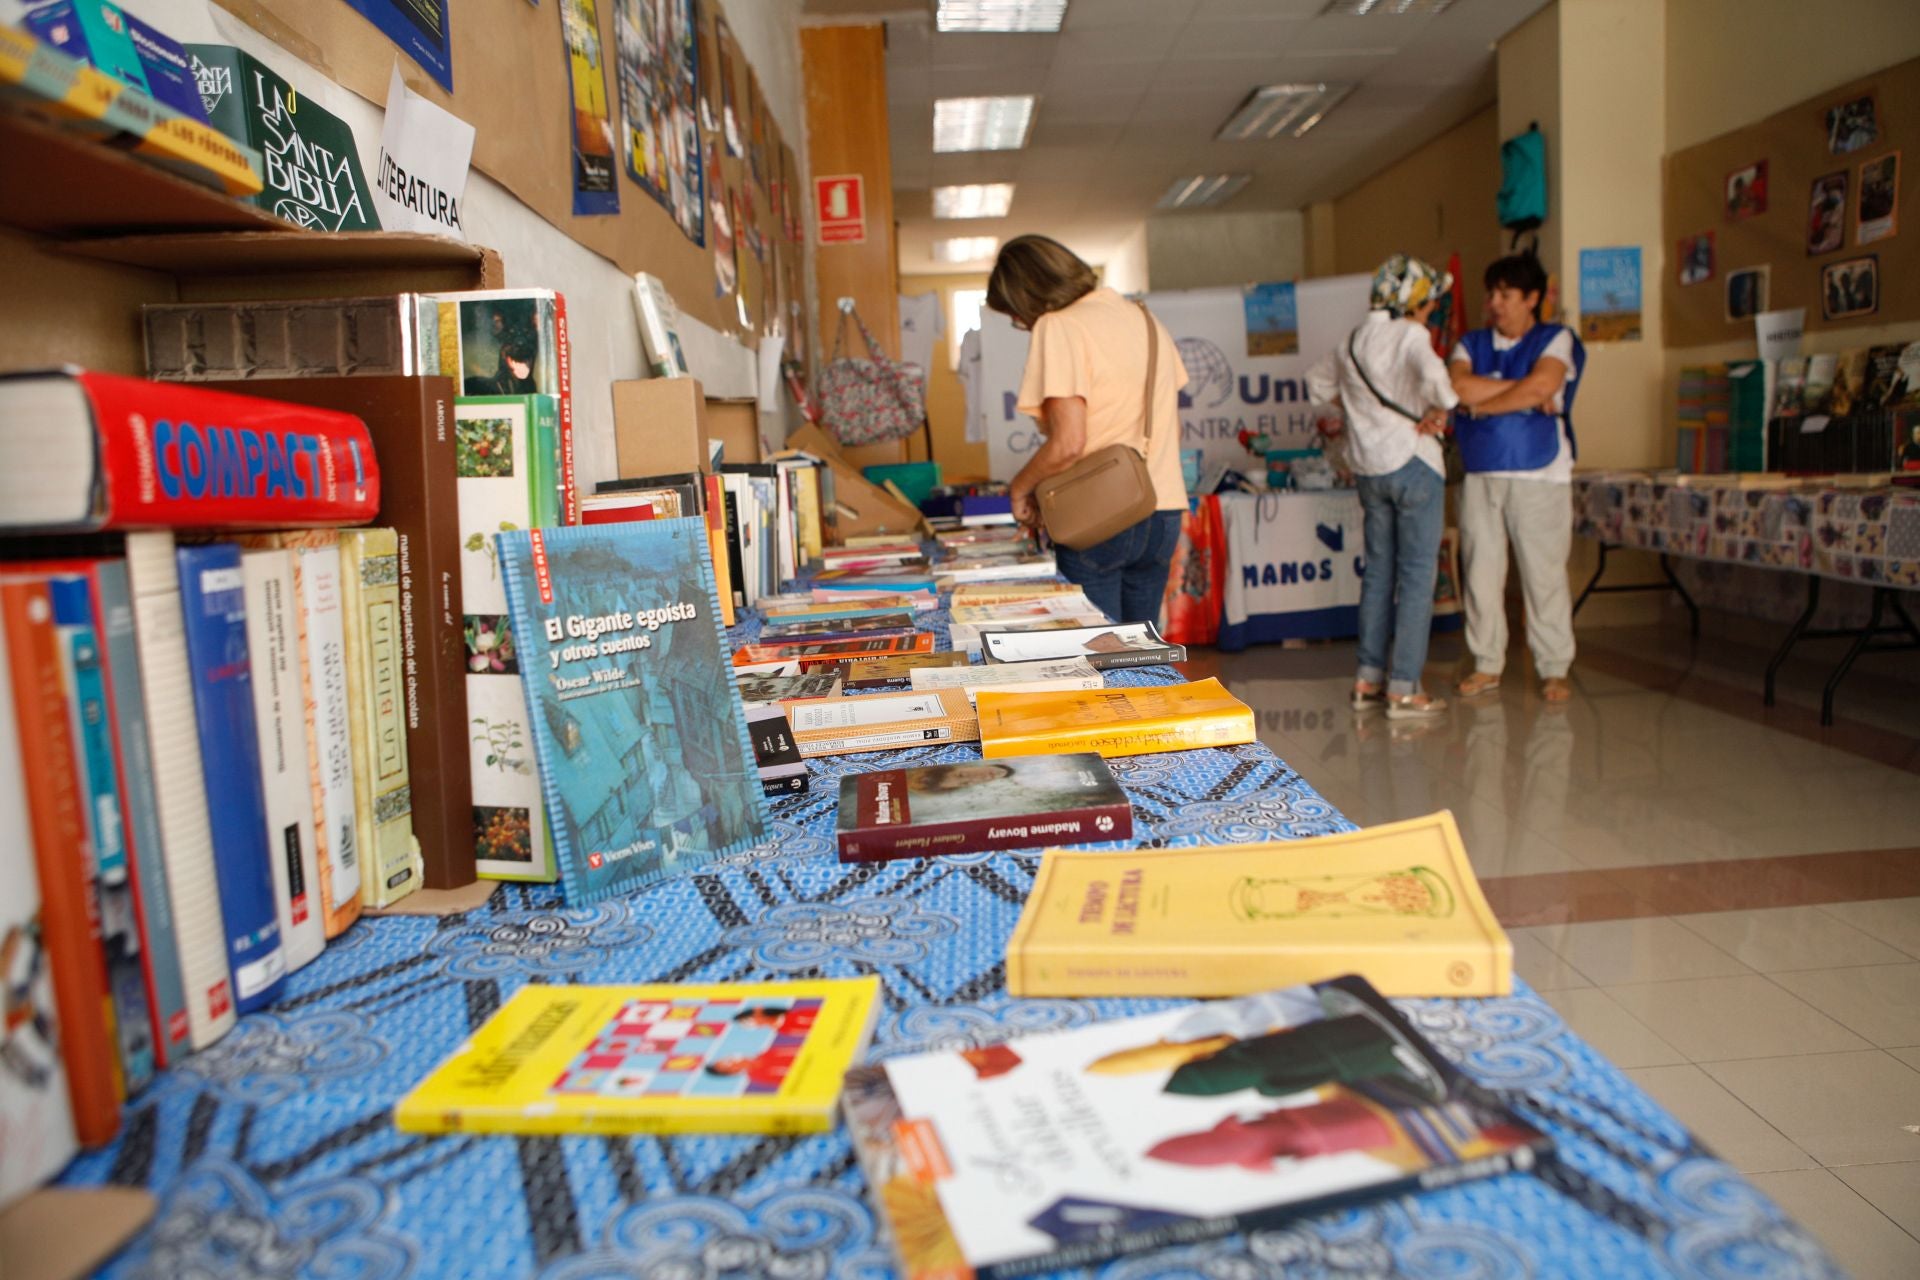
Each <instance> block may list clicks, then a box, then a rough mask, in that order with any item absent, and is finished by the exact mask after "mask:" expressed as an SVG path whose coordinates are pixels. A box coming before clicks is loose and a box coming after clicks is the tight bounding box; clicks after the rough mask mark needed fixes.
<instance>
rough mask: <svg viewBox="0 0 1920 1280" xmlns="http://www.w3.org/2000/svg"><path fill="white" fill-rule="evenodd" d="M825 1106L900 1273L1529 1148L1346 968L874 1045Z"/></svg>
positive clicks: (1165, 1224) (981, 1261) (1218, 1232)
mask: <svg viewBox="0 0 1920 1280" xmlns="http://www.w3.org/2000/svg"><path fill="white" fill-rule="evenodd" d="M845 1110H846V1114H847V1123H848V1128H849V1129H850V1131H851V1136H852V1139H853V1145H854V1150H855V1152H856V1153H857V1155H858V1156H859V1159H860V1164H861V1167H862V1169H863V1170H864V1172H865V1174H866V1180H867V1185H868V1186H869V1187H870V1188H871V1189H872V1194H873V1198H874V1204H875V1207H876V1210H877V1211H878V1212H879V1213H880V1214H881V1215H883V1216H884V1217H885V1218H886V1219H887V1221H888V1225H889V1227H890V1231H889V1233H888V1234H889V1235H890V1236H891V1238H892V1240H893V1244H894V1249H895V1251H896V1253H897V1254H898V1256H899V1258H900V1262H901V1264H902V1272H903V1274H904V1275H905V1276H906V1277H908V1280H949V1278H951V1277H956V1276H975V1277H979V1280H1000V1278H1001V1277H1010V1276H1020V1275H1030V1274H1033V1273H1035V1272H1043V1271H1045V1272H1050V1271H1054V1270H1057V1269H1065V1268H1069V1267H1080V1266H1085V1265H1088V1264H1090V1263H1095V1262H1099V1261H1101V1260H1103V1259H1106V1258H1112V1257H1117V1256H1120V1255H1122V1254H1130V1253H1137V1252H1140V1251H1143V1250H1147V1249H1152V1248H1156V1247H1162V1246H1166V1245H1171V1244H1192V1243H1195V1242H1198V1241H1202V1240H1208V1239H1214V1238H1217V1237H1221V1236H1226V1235H1230V1234H1233V1233H1235V1232H1244V1231H1256V1230H1270V1229H1272V1228H1275V1227H1278V1226H1280V1225H1282V1224H1284V1223H1286V1222H1288V1221H1291V1220H1293V1219H1296V1218H1300V1217H1304V1216H1308V1215H1312V1214H1319V1213H1326V1212H1328V1211H1330V1210H1334V1209H1339V1208H1343V1207H1347V1206H1351V1205H1356V1204H1360V1203H1364V1202H1367V1201H1370V1200H1376V1199H1382V1198H1385V1197H1389V1196H1394V1195H1400V1194H1404V1193H1406V1192H1410V1191H1417V1190H1421V1189H1425V1188H1429V1187H1441V1186H1448V1185H1452V1184H1454V1183H1458V1182H1462V1181H1466V1180H1469V1179H1474V1178H1486V1177H1493V1176H1495V1175H1498V1174H1501V1173H1505V1172H1508V1171H1510V1170H1511V1171H1523V1170H1526V1169H1529V1168H1531V1167H1532V1166H1533V1164H1534V1162H1535V1161H1536V1160H1538V1159H1539V1158H1540V1157H1541V1156H1543V1155H1544V1154H1545V1153H1546V1151H1547V1150H1548V1149H1549V1146H1550V1143H1549V1140H1548V1139H1547V1138H1546V1137H1545V1136H1544V1135H1542V1134H1541V1133H1540V1132H1539V1131H1538V1130H1536V1129H1534V1128H1533V1127H1532V1126H1531V1125H1529V1124H1528V1123H1526V1122H1525V1121H1524V1120H1522V1119H1521V1118H1520V1117H1519V1116H1518V1115H1516V1114H1515V1113H1514V1112H1513V1111H1512V1110H1510V1109H1509V1108H1508V1107H1507V1106H1506V1105H1505V1104H1504V1103H1503V1102H1502V1101H1500V1100H1499V1099H1498V1098H1497V1097H1496V1096H1495V1095H1494V1094H1492V1093H1491V1092H1490V1091H1488V1090H1485V1089H1483V1088H1481V1087H1480V1086H1478V1085H1476V1084H1475V1083H1473V1082H1472V1081H1470V1080H1468V1079H1467V1078H1466V1077H1464V1076H1463V1075H1461V1074H1460V1073H1459V1072H1458V1071H1457V1070H1456V1069H1455V1068H1454V1067H1453V1066H1452V1065H1451V1064H1450V1063H1449V1062H1448V1061H1447V1060H1446V1058H1445V1057H1443V1056H1442V1055H1441V1054H1440V1052H1439V1051H1438V1050H1436V1049H1435V1048H1434V1047H1433V1045H1432V1044H1430V1043H1429V1042H1428V1041H1427V1040H1426V1039H1425V1038H1424V1037H1422V1036H1421V1035H1420V1034H1419V1032H1418V1031H1416V1030H1415V1029H1414V1028H1413V1027H1412V1026H1410V1025H1409V1024H1408V1022H1407V1020H1406V1019H1405V1018H1403V1017H1402V1016H1401V1015H1400V1014H1399V1013H1398V1012H1397V1011H1396V1010H1395V1009H1394V1008H1393V1007H1392V1006H1391V1005H1389V1004H1388V1003H1387V1002H1386V1001H1385V1000H1384V999H1382V998H1381V996H1380V995H1379V993H1378V992H1376V991H1375V990H1374V989H1373V988H1372V987H1370V986H1368V985H1367V983H1366V982H1365V980H1364V979H1361V978H1358V977H1352V976H1347V977H1341V978H1336V979H1334V980H1332V981H1329V982H1321V983H1316V984H1314V985H1312V986H1292V987H1284V988H1281V989H1280V990H1277V991H1270V992H1267V993H1265V994H1262V995H1255V996H1247V997H1243V998H1241V999H1238V1000H1223V1001H1219V1002H1216V1003H1213V1004H1203V1005H1197V1006H1195V1005H1189V1006H1186V1007H1183V1008H1177V1009H1167V1010H1164V1011H1162V1012H1160V1013H1154V1014H1148V1015H1146V1016H1144V1017H1137V1018H1123V1019H1116V1020H1113V1021H1109V1022H1098V1023H1095V1024H1093V1025H1092V1026H1086V1027H1079V1028H1075V1029H1074V1030H1071V1031H1062V1032H1056V1033H1052V1034H1038V1035H1028V1036H1021V1037H1018V1038H1016V1039H1013V1040H1010V1041H1007V1042H1005V1043H1003V1044H995V1045H988V1046H985V1047H981V1048H972V1049H963V1050H952V1049H943V1050H935V1051H933V1052H929V1053H919V1054H912V1055H909V1056H905V1057H898V1058H892V1059H889V1060H888V1061H886V1062H884V1063H882V1064H880V1065H877V1066H871V1067H861V1068H858V1069H856V1070H855V1071H854V1072H853V1073H852V1074H851V1075H850V1076H849V1077H848V1080H847V1087H846V1102H845Z"/></svg>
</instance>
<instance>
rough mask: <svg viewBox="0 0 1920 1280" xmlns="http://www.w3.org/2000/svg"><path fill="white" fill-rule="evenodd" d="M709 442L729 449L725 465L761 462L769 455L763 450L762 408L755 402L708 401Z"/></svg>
mask: <svg viewBox="0 0 1920 1280" xmlns="http://www.w3.org/2000/svg"><path fill="white" fill-rule="evenodd" d="M706 438H707V439H708V440H718V441H719V442H720V443H721V444H723V445H725V446H726V452H725V453H723V454H721V455H720V460H721V461H722V462H759V461H761V460H762V459H763V458H764V457H765V456H766V453H765V451H764V450H763V449H762V448H761V447H760V406H759V404H758V402H756V401H753V400H718V399H713V398H711V397H709V398H708V400H707V434H706Z"/></svg>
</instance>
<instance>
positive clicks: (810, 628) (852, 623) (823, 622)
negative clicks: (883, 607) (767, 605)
mask: <svg viewBox="0 0 1920 1280" xmlns="http://www.w3.org/2000/svg"><path fill="white" fill-rule="evenodd" d="M913 629H914V628H913V614H912V613H911V612H908V611H904V610H898V611H894V612H891V613H876V614H873V615H871V616H869V617H865V618H793V619H784V620H781V621H774V620H772V619H768V620H767V622H766V624H765V625H764V626H762V627H761V628H760V638H759V641H758V643H760V644H772V645H785V644H803V643H806V642H808V641H813V640H859V639H862V638H871V639H880V638H882V637H887V636H904V635H910V634H912V632H913Z"/></svg>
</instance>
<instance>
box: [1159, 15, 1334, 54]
mask: <svg viewBox="0 0 1920 1280" xmlns="http://www.w3.org/2000/svg"><path fill="white" fill-rule="evenodd" d="M1307 25H1309V24H1307V23H1303V22H1300V21H1297V20H1295V19H1291V18H1287V19H1281V20H1279V21H1273V20H1263V21H1254V20H1251V19H1249V20H1247V21H1243V22H1189V23H1188V24H1187V25H1186V26H1185V27H1184V28H1183V29H1182V30H1181V32H1180V34H1179V35H1178V36H1176V37H1174V40H1173V45H1172V47H1171V48H1170V49H1169V50H1168V51H1167V54H1168V56H1169V57H1170V58H1172V59H1173V60H1174V61H1179V60H1181V59H1185V58H1244V57H1246V56H1247V54H1248V52H1249V51H1253V50H1269V49H1270V50H1272V51H1273V52H1274V53H1276V54H1278V53H1281V52H1282V51H1284V50H1285V49H1286V48H1287V46H1288V45H1290V44H1292V43H1293V41H1294V39H1295V37H1296V35H1297V33H1298V32H1299V31H1300V30H1301V29H1302V28H1303V27H1305V26H1307Z"/></svg>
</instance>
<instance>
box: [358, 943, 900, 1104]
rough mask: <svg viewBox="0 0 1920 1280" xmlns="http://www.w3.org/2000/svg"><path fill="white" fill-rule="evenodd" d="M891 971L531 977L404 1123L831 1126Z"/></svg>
mask: <svg viewBox="0 0 1920 1280" xmlns="http://www.w3.org/2000/svg"><path fill="white" fill-rule="evenodd" d="M879 995H880V980H879V979H878V978H826V979H817V980H815V981H811V982H753V983H719V984H713V985H706V986H693V985H677V984H670V983H661V984H656V985H652V986H634V987H575V986H533V985H529V986H525V987H522V988H521V989H520V991H519V993H518V994H517V995H515V996H514V997H513V998H512V999H511V1000H508V1001H507V1002H506V1004H504V1005H502V1006H501V1007H500V1010H499V1012H497V1013H495V1014H494V1015H493V1017H491V1018H489V1019H488V1020H487V1022H486V1025H484V1026H482V1027H481V1028H480V1030H478V1031H476V1032H475V1033H474V1034H473V1035H472V1036H471V1037H469V1038H468V1040H467V1041H466V1043H465V1044H463V1045H461V1046H460V1049H459V1051H458V1052H457V1053H455V1054H454V1056H453V1057H451V1058H449V1059H448V1060H447V1061H446V1062H444V1063H442V1064H441V1065H440V1066H439V1067H438V1068H436V1069H435V1070H434V1072H433V1074H432V1075H430V1076H428V1077H427V1078H426V1080H424V1081H423V1082H422V1083H421V1084H420V1086H419V1087H418V1088H416V1089H415V1090H414V1091H413V1092H412V1093H410V1094H408V1095H407V1096H406V1097H405V1098H402V1099H401V1100H400V1103H399V1105H397V1106H396V1107H395V1108H394V1111H393V1120H394V1125H395V1127H396V1128H398V1129H400V1130H401V1131H402V1132H405V1133H545V1134H559V1133H825V1132H827V1131H828V1130H829V1129H832V1128H833V1126H834V1106H835V1104H836V1103H837V1102H838V1100H839V1097H840V1086H841V1082H842V1080H844V1079H845V1077H846V1073H847V1069H848V1068H849V1067H850V1066H851V1065H852V1064H853V1062H854V1060H855V1059H856V1058H858V1057H860V1056H861V1055H862V1054H863V1053H864V1052H865V1051H866V1047H867V1042H868V1040H870V1039H871V1038H872V1035H873V1026H874V1021H875V1019H876V1017H877V1016H878V1014H879V1009H880V1000H879Z"/></svg>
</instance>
